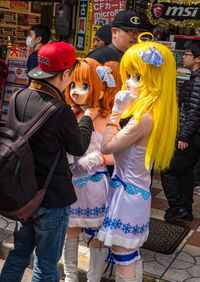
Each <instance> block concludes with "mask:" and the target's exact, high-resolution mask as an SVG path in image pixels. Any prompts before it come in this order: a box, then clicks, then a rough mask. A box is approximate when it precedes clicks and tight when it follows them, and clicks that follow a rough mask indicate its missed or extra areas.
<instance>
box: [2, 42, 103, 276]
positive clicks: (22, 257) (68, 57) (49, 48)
mask: <svg viewBox="0 0 200 282" xmlns="http://www.w3.org/2000/svg"><path fill="white" fill-rule="evenodd" d="M38 57H39V62H38V67H36V68H34V69H32V70H31V71H30V72H29V75H30V77H32V78H33V80H32V81H31V85H30V86H29V87H27V88H25V89H23V90H22V91H21V92H19V93H18V95H17V97H16V105H15V106H16V115H17V119H18V120H19V121H20V122H27V121H29V120H30V119H32V118H34V116H35V115H37V113H38V112H39V111H40V110H41V109H42V108H43V107H45V105H46V104H47V103H48V102H49V101H52V99H57V100H58V101H59V102H60V103H61V107H60V108H59V109H58V110H57V111H56V112H55V113H54V114H53V115H52V116H51V117H50V118H49V119H48V120H47V121H46V123H45V124H44V125H43V126H42V127H41V128H40V129H39V130H38V131H37V132H35V133H34V134H33V135H32V136H31V138H30V139H29V142H30V147H31V150H32V153H33V159H34V162H35V175H36V179H37V182H38V187H41V188H42V187H43V185H44V182H45V179H46V177H47V175H48V173H49V170H50V168H51V166H52V164H53V162H54V160H55V158H56V156H57V154H58V152H59V151H60V152H61V153H60V156H59V159H58V162H57V165H56V168H55V170H54V173H53V175H52V178H51V181H50V183H49V186H48V188H47V191H46V193H45V196H44V199H43V201H42V203H41V206H40V207H39V208H38V210H37V211H36V212H35V213H34V214H33V215H32V216H31V217H30V218H29V219H27V220H26V221H23V222H19V221H18V222H16V227H15V231H14V238H15V240H14V249H13V250H11V251H10V253H9V255H8V257H7V259H6V261H5V264H4V267H3V269H2V272H1V275H0V282H5V281H9V282H19V281H21V280H22V277H23V274H24V271H25V268H26V267H28V265H29V264H30V262H31V259H32V256H33V252H34V250H35V255H34V263H33V274H32V281H34V282H36V281H37V282H39V281H41V282H42V281H43V282H44V281H45V282H50V281H54V282H59V281H60V272H59V269H58V267H57V263H58V261H59V259H60V257H61V255H62V249H63V244H64V240H65V234H66V230H67V225H68V218H69V206H70V205H71V204H73V203H74V202H75V201H76V199H77V198H76V194H75V191H74V187H73V184H72V175H71V171H70V168H69V163H68V160H67V157H66V152H68V153H70V154H73V155H76V156H82V155H83V154H84V153H85V151H86V150H87V148H88V146H89V143H90V140H91V135H92V132H93V129H94V128H93V122H92V120H93V119H95V117H96V115H97V111H95V110H94V111H93V110H92V109H85V112H84V115H83V117H82V118H81V120H80V122H79V124H78V123H77V121H76V117H75V115H74V113H73V112H72V110H71V107H70V106H69V105H68V104H67V103H66V102H65V100H64V98H63V96H62V91H63V90H64V89H65V88H66V87H67V85H68V84H69V83H70V82H71V76H72V74H73V71H74V68H75V66H76V64H77V60H76V57H75V50H74V48H73V46H71V45H69V44H67V43H65V42H58V43H48V44H45V45H43V46H42V47H41V48H40V49H39V51H38ZM57 58H59V60H57ZM8 114H9V112H8ZM69 121H70V122H69Z"/></svg>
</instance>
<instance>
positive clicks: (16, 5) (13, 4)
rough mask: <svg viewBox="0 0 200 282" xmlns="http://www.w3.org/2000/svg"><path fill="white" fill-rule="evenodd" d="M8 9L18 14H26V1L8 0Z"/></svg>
mask: <svg viewBox="0 0 200 282" xmlns="http://www.w3.org/2000/svg"><path fill="white" fill-rule="evenodd" d="M10 9H11V10H15V11H18V12H28V1H14V0H10Z"/></svg>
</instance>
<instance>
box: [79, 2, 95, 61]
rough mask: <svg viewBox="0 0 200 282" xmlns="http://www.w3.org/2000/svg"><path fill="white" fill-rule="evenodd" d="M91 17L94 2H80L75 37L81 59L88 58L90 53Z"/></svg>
mask: <svg viewBox="0 0 200 282" xmlns="http://www.w3.org/2000/svg"><path fill="white" fill-rule="evenodd" d="M91 15H92V1H91V0H89V1H86V0H79V2H78V14H77V16H78V19H77V25H76V36H75V49H76V55H77V56H79V57H86V56H87V54H88V53H89V47H90V29H91Z"/></svg>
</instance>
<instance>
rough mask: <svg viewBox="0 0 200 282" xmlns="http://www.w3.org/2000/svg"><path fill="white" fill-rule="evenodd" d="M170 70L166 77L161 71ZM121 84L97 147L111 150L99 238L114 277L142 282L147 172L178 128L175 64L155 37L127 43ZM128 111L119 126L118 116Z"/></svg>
mask: <svg viewBox="0 0 200 282" xmlns="http://www.w3.org/2000/svg"><path fill="white" fill-rule="evenodd" d="M169 70H170V73H171V74H170V77H169V76H168V79H167V80H166V75H167V73H168V72H169ZM120 73H121V76H122V83H123V86H122V89H126V90H123V91H120V92H118V93H117V95H116V97H115V102H114V107H113V109H112V113H111V116H110V120H109V121H108V124H107V127H106V130H105V133H104V137H103V142H102V146H101V151H102V153H103V154H105V155H106V154H113V155H114V167H115V169H114V173H113V175H112V178H111V180H110V190H109V194H108V199H107V201H106V213H105V219H104V221H103V224H102V226H101V228H100V230H99V232H98V235H97V237H98V239H99V240H100V241H102V242H104V244H105V245H106V246H108V247H109V248H110V253H109V256H108V259H107V260H108V262H109V263H110V262H111V263H112V262H113V261H114V262H115V265H116V271H115V274H116V280H115V281H116V282H124V281H129V282H136V281H137V282H142V260H141V258H140V253H139V247H141V246H142V245H143V243H144V242H145V241H146V240H147V237H148V233H149V223H150V222H149V221H150V207H151V193H150V189H149V187H150V181H151V180H150V171H151V168H152V163H153V162H154V168H155V169H165V168H166V167H167V166H169V164H170V160H171V158H172V156H173V151H174V144H175V137H176V130H177V102H176V64H175V60H174V58H173V55H172V53H171V51H170V50H169V49H168V48H166V47H165V46H163V45H161V44H158V43H154V42H141V43H139V44H136V45H134V46H132V47H131V48H129V49H128V50H127V51H126V52H125V54H124V56H123V57H122V61H121V64H120ZM129 116H132V117H131V119H130V120H129V121H128V123H127V124H126V125H125V127H123V128H122V129H121V130H120V131H118V128H119V121H120V119H121V118H127V117H129Z"/></svg>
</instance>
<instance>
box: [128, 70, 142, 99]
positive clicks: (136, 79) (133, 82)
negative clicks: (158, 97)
mask: <svg viewBox="0 0 200 282" xmlns="http://www.w3.org/2000/svg"><path fill="white" fill-rule="evenodd" d="M139 85H140V76H139V75H138V74H136V75H135V76H133V75H130V74H128V73H127V80H126V89H127V90H128V91H130V92H131V93H132V94H134V95H137V96H138V95H139V91H138V87H139Z"/></svg>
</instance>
